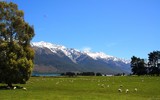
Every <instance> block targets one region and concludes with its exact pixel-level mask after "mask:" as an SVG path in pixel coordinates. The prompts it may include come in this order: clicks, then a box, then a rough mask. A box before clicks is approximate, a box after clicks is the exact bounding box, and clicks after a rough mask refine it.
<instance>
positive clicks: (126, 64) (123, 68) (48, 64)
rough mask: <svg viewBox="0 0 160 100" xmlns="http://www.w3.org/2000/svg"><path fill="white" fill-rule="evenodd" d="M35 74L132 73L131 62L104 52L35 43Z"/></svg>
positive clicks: (33, 44) (32, 44)
mask: <svg viewBox="0 0 160 100" xmlns="http://www.w3.org/2000/svg"><path fill="white" fill-rule="evenodd" d="M31 46H32V47H33V49H34V50H35V59H34V63H35V67H34V72H35V73H62V72H100V73H104V74H117V73H130V72H131V69H130V61H129V60H125V59H120V58H117V57H113V56H110V55H107V54H105V53H103V52H90V51H80V50H77V49H73V48H66V47H65V46H62V45H56V44H52V43H47V42H43V41H41V42H33V43H31Z"/></svg>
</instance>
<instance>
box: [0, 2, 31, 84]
mask: <svg viewBox="0 0 160 100" xmlns="http://www.w3.org/2000/svg"><path fill="white" fill-rule="evenodd" d="M33 36H34V29H33V27H31V26H30V25H29V24H28V23H26V22H25V20H24V13H23V11H21V10H18V7H17V5H16V4H14V3H12V2H11V3H6V2H0V82H1V83H6V84H8V85H9V86H12V84H13V83H14V84H17V83H21V84H22V83H25V82H26V81H27V80H28V79H29V77H30V75H31V71H32V69H33V58H34V51H33V50H32V48H31V46H30V41H31V39H32V38H33Z"/></svg>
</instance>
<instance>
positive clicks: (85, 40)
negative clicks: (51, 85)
mask: <svg viewBox="0 0 160 100" xmlns="http://www.w3.org/2000/svg"><path fill="white" fill-rule="evenodd" d="M7 1H12V2H14V3H16V4H17V5H18V7H19V9H20V10H23V11H24V13H25V17H24V18H25V21H26V22H28V23H29V24H30V25H33V26H34V29H35V34H36V35H35V37H34V38H33V40H32V42H39V41H45V42H50V43H54V44H59V45H64V46H66V47H68V48H76V49H79V50H90V51H92V52H104V53H106V54H108V55H112V56H115V57H119V58H124V59H131V57H132V56H137V57H140V58H145V59H147V58H148V54H149V53H150V52H152V51H154V50H160V39H159V38H160V6H159V5H160V0H7Z"/></svg>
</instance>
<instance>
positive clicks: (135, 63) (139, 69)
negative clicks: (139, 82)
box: [131, 56, 147, 75]
mask: <svg viewBox="0 0 160 100" xmlns="http://www.w3.org/2000/svg"><path fill="white" fill-rule="evenodd" d="M131 69H132V72H133V74H134V75H144V74H147V70H146V66H145V62H144V59H140V58H138V57H135V56H133V57H132V58H131Z"/></svg>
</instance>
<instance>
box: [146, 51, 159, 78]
mask: <svg viewBox="0 0 160 100" xmlns="http://www.w3.org/2000/svg"><path fill="white" fill-rule="evenodd" d="M148 56H149V57H148V60H149V62H148V65H149V74H151V75H160V63H159V60H160V51H153V52H150V53H149V54H148Z"/></svg>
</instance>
